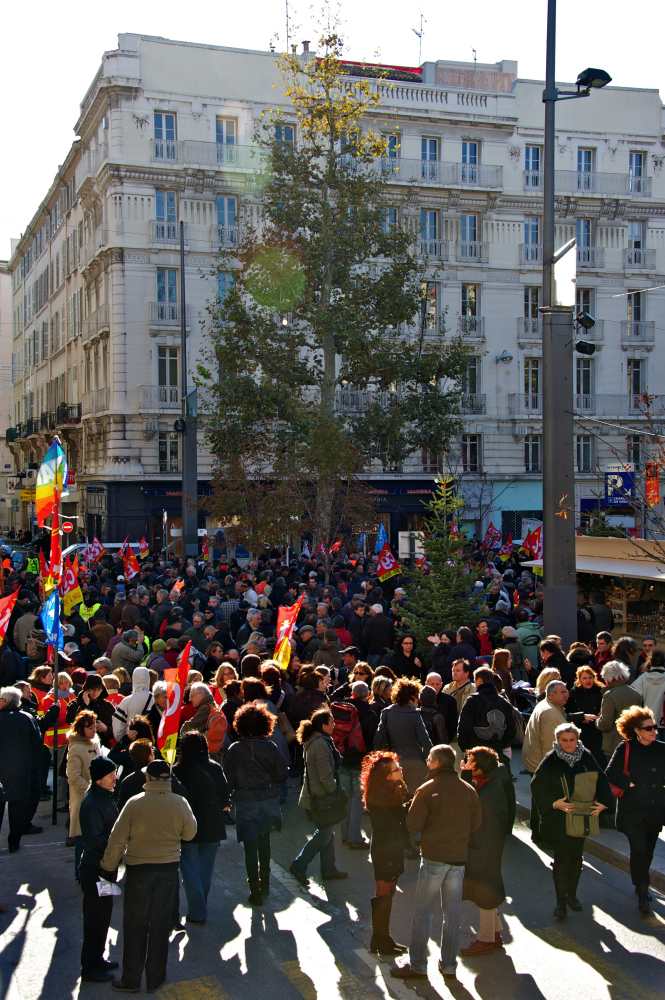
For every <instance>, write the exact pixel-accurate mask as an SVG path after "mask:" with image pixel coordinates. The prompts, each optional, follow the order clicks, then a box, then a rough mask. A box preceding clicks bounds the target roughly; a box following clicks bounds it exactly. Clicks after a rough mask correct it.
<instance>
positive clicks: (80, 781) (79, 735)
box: [67, 709, 101, 881]
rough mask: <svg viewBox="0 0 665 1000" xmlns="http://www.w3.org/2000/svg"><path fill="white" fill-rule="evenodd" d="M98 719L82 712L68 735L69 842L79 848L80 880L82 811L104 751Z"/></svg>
mask: <svg viewBox="0 0 665 1000" xmlns="http://www.w3.org/2000/svg"><path fill="white" fill-rule="evenodd" d="M96 724H97V716H96V715H95V713H94V712H91V711H90V710H89V709H88V710H86V711H84V712H79V713H78V714H77V716H76V718H75V719H74V724H73V726H72V728H71V729H70V730H69V732H68V733H67V781H68V783H69V835H68V837H67V843H68V844H69V843H71V845H72V846H74V847H75V853H74V878H76V880H77V881H78V879H79V865H80V863H81V855H82V854H83V837H82V836H81V827H80V825H79V809H80V807H81V802H82V801H83V796H84V795H85V793H86V792H87V790H88V788H89V786H90V761H91V760H92V758H93V757H98V756H99V754H100V750H101V745H100V742H99V737H98V736H97V728H96Z"/></svg>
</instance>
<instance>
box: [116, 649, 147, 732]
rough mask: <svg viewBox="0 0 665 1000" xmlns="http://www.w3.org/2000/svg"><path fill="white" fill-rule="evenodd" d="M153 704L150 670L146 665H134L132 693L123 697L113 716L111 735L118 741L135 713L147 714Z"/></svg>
mask: <svg viewBox="0 0 665 1000" xmlns="http://www.w3.org/2000/svg"><path fill="white" fill-rule="evenodd" d="M154 704H155V702H154V700H153V697H152V694H151V692H150V672H149V670H148V668H147V667H136V669H135V670H134V673H133V674H132V693H131V694H130V695H127V697H126V698H123V699H122V701H121V702H120V704H119V705H118V707H117V708H116V710H115V715H114V716H113V736H114V737H115V739H116V740H118V741H120V740H121V739H122V737H123V736H124V735H125V733H126V731H127V723H128V721H129V720H130V719H133V718H134V716H135V715H147V714H148V712H149V711H150V709H151V708H152V706H153V705H154Z"/></svg>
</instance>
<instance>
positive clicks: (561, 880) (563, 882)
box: [552, 862, 568, 918]
mask: <svg viewBox="0 0 665 1000" xmlns="http://www.w3.org/2000/svg"><path fill="white" fill-rule="evenodd" d="M552 878H553V879H554V891H555V892H556V906H555V908H554V916H555V917H558V918H561V917H565V916H566V915H567V913H568V911H567V909H566V896H567V895H568V865H561V864H556V862H555V863H554V864H553V865H552Z"/></svg>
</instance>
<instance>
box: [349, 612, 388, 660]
mask: <svg viewBox="0 0 665 1000" xmlns="http://www.w3.org/2000/svg"><path fill="white" fill-rule="evenodd" d="M349 631H351V633H352V634H353V630H352V629H350V630H349ZM363 639H364V641H365V646H366V648H367V655H368V656H376V655H377V654H379V653H384V652H385V651H386V649H392V648H393V647H394V645H395V626H394V625H393V623H392V622H391V620H390V618H387V617H386V616H385V615H384V614H383V612H382V613H381V614H380V615H373V616H372V617H371V618H370V619H369V620H368V621H367V622H366V623H365V626H364V628H363Z"/></svg>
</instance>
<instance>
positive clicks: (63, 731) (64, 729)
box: [40, 694, 76, 750]
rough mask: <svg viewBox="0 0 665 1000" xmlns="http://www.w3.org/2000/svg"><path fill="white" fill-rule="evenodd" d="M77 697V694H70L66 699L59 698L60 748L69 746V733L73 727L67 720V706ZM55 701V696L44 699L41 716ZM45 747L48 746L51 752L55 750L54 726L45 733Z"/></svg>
mask: <svg viewBox="0 0 665 1000" xmlns="http://www.w3.org/2000/svg"><path fill="white" fill-rule="evenodd" d="M75 697H76V695H75V694H70V695H68V696H67V697H66V698H58V701H59V703H60V712H59V713H58V746H59V747H64V746H66V745H67V733H68V732H69V730H70V729H71V726H70V725H69V724H68V723H67V719H66V716H67V706H68V704H69V702H70V701H72V699H73V698H75ZM53 700H54V699H53V695H52V694H49V695H47V696H46V698H43V699H42V704H41V706H40V707H41V708H42V711H41V712H40V715H44V713H45V712H46V711H48V709H49V708H50V707H51V705H52V704H53ZM44 745H45V746H47V747H48V748H49V749H50V750H52V749H53V726H49V728H48V729H47V730H46V732H45V733H44Z"/></svg>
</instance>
